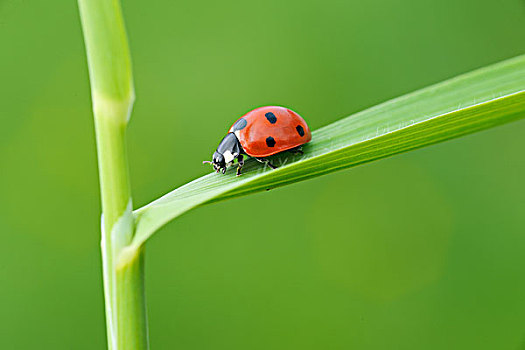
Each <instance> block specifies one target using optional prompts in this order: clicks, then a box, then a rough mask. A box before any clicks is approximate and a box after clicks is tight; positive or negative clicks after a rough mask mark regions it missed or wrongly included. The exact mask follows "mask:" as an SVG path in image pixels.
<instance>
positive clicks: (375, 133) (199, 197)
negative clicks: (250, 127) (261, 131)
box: [133, 56, 525, 246]
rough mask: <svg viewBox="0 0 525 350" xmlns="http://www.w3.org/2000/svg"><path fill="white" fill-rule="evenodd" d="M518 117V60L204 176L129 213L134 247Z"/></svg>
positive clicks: (522, 88) (521, 60) (521, 109)
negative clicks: (254, 199) (184, 219)
mask: <svg viewBox="0 0 525 350" xmlns="http://www.w3.org/2000/svg"><path fill="white" fill-rule="evenodd" d="M523 117H525V56H519V57H516V58H514V59H511V60H507V61H504V62H501V63H498V64H495V65H492V66H488V67H485V68H482V69H479V70H476V71H473V72H470V73H467V74H464V75H461V76H459V77H456V78H453V79H450V80H447V81H445V82H442V83H439V84H436V85H433V86H430V87H427V88H425V89H422V90H418V91H416V92H414V93H411V94H407V95H405V96H402V97H399V98H396V99H394V100H391V101H388V102H385V103H382V104H380V105H378V106H375V107H372V108H369V109H367V110H364V111H362V112H359V113H356V114H354V115H351V116H349V117H347V118H344V119H342V120H340V121H338V122H335V123H333V124H330V125H328V126H325V127H323V128H321V129H319V130H316V131H314V132H313V133H312V141H311V142H310V143H309V144H307V145H305V147H304V152H305V153H304V155H302V156H292V155H291V154H288V153H285V154H283V155H280V156H277V157H275V158H274V159H273V163H274V164H276V165H278V166H279V168H278V169H276V170H270V169H268V168H264V167H263V166H261V165H260V164H258V163H256V162H254V161H248V162H247V164H246V166H245V167H244V168H243V172H244V173H243V175H242V176H241V177H236V176H235V171H234V169H230V170H229V171H228V172H227V173H226V175H222V174H215V173H212V174H209V175H206V176H203V177H201V178H199V179H197V180H194V181H193V182H190V183H188V184H187V185H184V186H182V187H180V188H178V189H176V190H174V191H172V192H170V193H168V194H166V195H165V196H163V197H161V198H159V199H157V200H155V201H153V202H152V203H150V204H148V205H147V206H145V207H143V208H140V209H138V210H136V211H135V215H136V220H137V226H136V227H137V230H136V233H135V237H134V240H133V245H137V246H138V245H141V244H142V243H143V242H145V241H146V240H147V239H148V237H150V236H151V235H152V234H153V233H154V232H155V231H156V230H157V229H158V228H159V227H161V226H162V225H164V224H165V223H167V222H168V221H170V220H172V219H173V218H175V217H177V216H179V215H180V214H182V213H184V212H186V211H188V210H190V209H192V208H194V207H197V206H199V205H202V204H205V203H210V202H213V201H218V200H223V199H227V198H233V197H237V196H241V195H245V194H248V193H252V192H256V191H262V190H265V189H270V188H274V187H278V186H283V185H286V184H290V183H293V182H298V181H302V180H305V179H308V178H312V177H315V176H320V175H323V174H326V173H329V172H332V171H335V170H339V169H344V168H348V167H351V166H355V165H358V164H362V163H366V162H370V161H373V160H377V159H381V158H384V157H387V156H390V155H393V154H397V153H401V152H405V151H408V150H411V149H416V148H420V147H423V146H426V145H431V144H434V143H437V142H441V141H444V140H448V139H451V138H455V137H459V136H462V135H465V134H468V133H472V132H475V131H478V130H483V129H487V128H490V127H493V126H496V125H500V124H504V123H507V122H510V121H513V120H516V119H519V118H523Z"/></svg>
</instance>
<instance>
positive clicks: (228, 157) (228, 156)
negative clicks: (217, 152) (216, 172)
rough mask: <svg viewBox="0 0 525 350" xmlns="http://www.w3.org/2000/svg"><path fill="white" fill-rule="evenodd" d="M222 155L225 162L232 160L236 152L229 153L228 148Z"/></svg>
mask: <svg viewBox="0 0 525 350" xmlns="http://www.w3.org/2000/svg"><path fill="white" fill-rule="evenodd" d="M222 155H223V156H224V162H225V163H226V164H228V163H231V162H233V160H234V159H235V157H237V156H238V154H234V153H231V152H230V151H229V150H228V151H224V153H223V154H222Z"/></svg>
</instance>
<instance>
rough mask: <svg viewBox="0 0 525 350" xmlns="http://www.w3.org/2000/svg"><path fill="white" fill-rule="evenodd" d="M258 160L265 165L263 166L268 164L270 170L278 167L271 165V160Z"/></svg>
mask: <svg viewBox="0 0 525 350" xmlns="http://www.w3.org/2000/svg"><path fill="white" fill-rule="evenodd" d="M255 159H257V161H258V162H259V163H263V164H266V165H268V166H269V167H270V168H272V169H277V167H276V166H275V165H273V164H272V163H270V160H269V159H266V158H255Z"/></svg>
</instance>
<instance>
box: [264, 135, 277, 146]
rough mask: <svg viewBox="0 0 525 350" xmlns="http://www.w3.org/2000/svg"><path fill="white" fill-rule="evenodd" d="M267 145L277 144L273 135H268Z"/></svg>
mask: <svg viewBox="0 0 525 350" xmlns="http://www.w3.org/2000/svg"><path fill="white" fill-rule="evenodd" d="M266 145H267V146H268V147H273V146H275V140H274V138H273V137H271V136H268V137H267V138H266Z"/></svg>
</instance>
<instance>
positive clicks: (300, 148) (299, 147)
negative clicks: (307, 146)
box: [288, 146, 304, 155]
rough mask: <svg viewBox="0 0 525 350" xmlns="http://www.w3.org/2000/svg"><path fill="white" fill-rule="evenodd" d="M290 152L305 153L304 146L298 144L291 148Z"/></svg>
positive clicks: (294, 153)
mask: <svg viewBox="0 0 525 350" xmlns="http://www.w3.org/2000/svg"><path fill="white" fill-rule="evenodd" d="M288 152H290V153H291V154H293V155H296V154H300V155H303V154H304V153H303V146H298V147H295V148H292V149H289V150H288Z"/></svg>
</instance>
